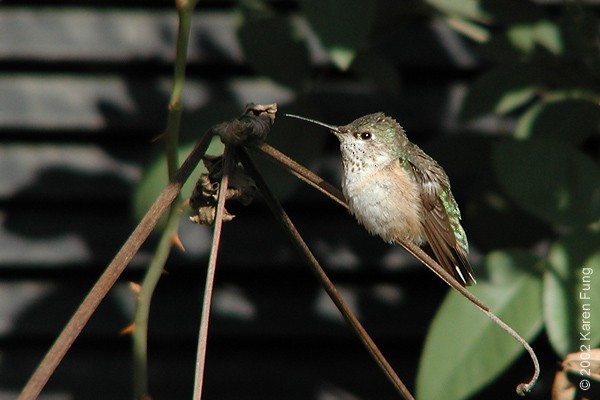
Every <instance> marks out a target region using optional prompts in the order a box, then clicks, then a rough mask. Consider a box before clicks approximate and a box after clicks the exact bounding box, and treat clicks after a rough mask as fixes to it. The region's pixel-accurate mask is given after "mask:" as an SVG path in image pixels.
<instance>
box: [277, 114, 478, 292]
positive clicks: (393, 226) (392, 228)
mask: <svg viewBox="0 0 600 400" xmlns="http://www.w3.org/2000/svg"><path fill="white" fill-rule="evenodd" d="M286 116H288V117H292V118H297V119H301V120H304V121H308V122H311V123H314V124H317V125H321V126H323V127H325V128H328V129H329V130H330V131H331V132H333V134H334V135H335V136H336V137H337V138H338V140H339V142H340V151H341V153H342V166H343V176H342V192H343V194H344V197H345V198H346V202H347V203H348V208H349V210H350V213H351V214H353V215H354V216H355V217H356V219H357V220H358V222H359V223H360V224H361V225H363V226H364V227H365V228H366V229H367V231H369V232H370V233H371V234H373V235H377V236H379V237H381V238H382V239H383V240H384V241H386V242H388V243H397V242H402V241H411V242H413V243H415V244H417V245H419V246H422V245H424V244H426V243H427V244H429V246H430V247H431V250H432V251H433V254H434V256H435V258H436V259H437V261H438V263H439V264H440V265H441V266H442V267H443V268H444V269H445V270H446V271H447V272H449V273H450V274H451V275H453V276H454V277H455V278H456V280H457V281H458V282H460V283H461V284H462V285H463V286H468V285H471V284H474V283H475V277H474V274H473V270H472V268H471V266H470V264H469V261H468V259H467V256H468V254H469V245H468V242H467V236H466V234H465V231H464V229H463V227H462V226H461V224H460V220H461V215H460V210H459V208H458V204H457V203H456V200H455V199H454V196H453V195H452V192H451V190H450V181H449V179H448V175H447V174H446V172H445V171H444V169H443V168H442V167H441V166H440V165H439V164H438V163H437V162H436V161H435V160H434V159H433V158H431V157H430V156H428V155H427V154H426V153H425V152H424V151H423V150H421V149H420V148H419V147H418V146H417V145H416V144H414V143H412V142H411V141H410V140H408V138H407V136H406V132H405V131H404V129H403V128H402V126H400V124H399V123H398V122H396V120H395V119H393V118H391V117H388V116H386V115H385V114H384V113H381V112H378V113H375V114H369V115H365V116H364V117H360V118H358V119H356V120H354V121H352V122H351V123H349V124H347V125H342V126H334V125H329V124H325V123H323V122H320V121H316V120H312V119H309V118H305V117H301V116H298V115H293V114H286Z"/></svg>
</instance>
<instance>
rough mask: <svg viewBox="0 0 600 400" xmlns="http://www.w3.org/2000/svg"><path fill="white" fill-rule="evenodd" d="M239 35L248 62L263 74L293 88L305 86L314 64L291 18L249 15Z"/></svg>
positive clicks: (271, 15)
mask: <svg viewBox="0 0 600 400" xmlns="http://www.w3.org/2000/svg"><path fill="white" fill-rule="evenodd" d="M237 33H238V38H239V40H240V44H241V46H242V50H243V52H244V56H245V58H246V60H247V61H248V63H249V64H250V65H251V66H252V68H254V69H255V70H256V71H257V72H258V73H259V74H262V75H265V76H267V77H269V78H271V79H273V80H274V81H276V82H279V83H281V84H283V85H286V86H290V87H299V86H301V85H302V84H303V83H304V81H305V79H306V77H307V76H308V75H309V73H310V69H311V61H310V58H309V55H308V49H307V47H306V43H305V42H304V40H303V38H301V37H300V36H299V35H298V34H296V32H295V29H294V26H293V25H292V23H291V20H290V19H289V18H284V17H281V16H276V15H274V14H273V13H272V12H269V11H263V12H257V11H253V12H247V13H245V14H244V16H243V21H242V25H241V26H240V27H239V29H238V32H237Z"/></svg>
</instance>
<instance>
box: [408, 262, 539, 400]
mask: <svg viewBox="0 0 600 400" xmlns="http://www.w3.org/2000/svg"><path fill="white" fill-rule="evenodd" d="M538 261H539V260H537V259H536V258H535V257H533V256H531V255H530V254H528V253H526V252H523V251H498V252H494V253H490V254H489V255H488V256H487V257H486V259H485V268H486V271H487V272H489V274H490V275H489V280H488V281H487V282H481V283H479V284H477V285H476V286H474V287H473V289H472V290H471V291H472V292H473V294H475V295H476V296H477V297H479V298H480V299H482V300H483V301H484V302H485V303H486V304H487V305H488V306H489V307H490V309H491V310H493V311H494V313H495V314H496V315H498V316H499V317H500V318H501V319H502V320H504V321H505V322H506V323H508V324H509V325H510V326H512V327H513V328H514V329H515V330H516V331H517V332H519V333H521V334H522V335H523V337H524V338H525V339H526V340H531V339H533V338H534V337H535V336H536V335H537V334H538V333H539V331H540V329H541V327H542V304H541V294H542V285H541V280H540V279H539V277H538V276H535V275H532V274H530V273H529V272H527V270H528V269H530V267H531V265H534V264H536V263H537V262H538ZM521 351H522V348H521V346H520V345H519V344H518V343H517V342H516V341H515V340H514V339H513V338H512V337H510V336H509V335H507V334H506V332H504V331H503V330H501V329H500V328H499V327H498V326H497V325H496V324H495V323H494V322H492V321H491V320H490V319H488V318H486V317H485V315H483V314H482V313H481V312H480V311H479V310H478V309H476V308H475V307H473V305H472V304H469V303H468V301H467V300H466V299H464V298H463V297H462V296H461V295H459V294H458V293H457V292H454V291H452V292H450V293H448V295H447V296H446V299H445V300H444V302H443V303H442V306H441V307H440V309H439V311H438V313H437V315H436V317H435V318H434V320H433V322H432V324H431V327H430V329H429V333H428V335H427V340H426V342H425V348H424V350H423V354H422V356H421V362H420V365H419V372H418V375H417V393H416V398H418V399H422V400H428V399H431V400H438V399H445V400H454V399H464V398H467V397H468V396H469V395H472V394H473V393H474V392H476V391H477V390H478V389H480V388H482V387H483V386H484V385H486V384H488V383H489V382H491V381H492V380H493V379H494V378H495V377H496V376H497V375H498V374H500V373H502V371H503V370H504V369H505V368H507V367H508V366H509V365H510V363H511V362H513V361H514V360H515V359H516V357H517V356H518V355H519V354H520V353H521ZM512 390H513V388H510V389H508V390H507V392H506V397H509V393H512Z"/></svg>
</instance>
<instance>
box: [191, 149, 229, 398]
mask: <svg viewBox="0 0 600 400" xmlns="http://www.w3.org/2000/svg"><path fill="white" fill-rule="evenodd" d="M223 160H224V161H223V164H224V165H223V176H222V178H221V184H220V186H219V197H218V200H217V209H216V214H215V227H214V233H213V240H212V246H211V248H210V256H209V259H208V268H207V270H206V283H205V287H204V295H203V300H202V316H201V317H200V330H199V333H198V349H197V353H196V374H195V379H194V396H193V399H194V400H200V399H201V398H202V385H203V383H204V367H205V361H206V346H207V343H208V325H209V320H210V307H211V304H212V297H213V296H212V293H213V283H214V280H215V271H216V268H217V256H218V254H219V244H220V242H221V228H222V226H223V214H224V210H225V196H226V193H227V187H228V186H229V172H230V171H231V169H232V167H231V165H232V162H233V157H232V155H231V146H229V145H227V146H225V150H224V153H223Z"/></svg>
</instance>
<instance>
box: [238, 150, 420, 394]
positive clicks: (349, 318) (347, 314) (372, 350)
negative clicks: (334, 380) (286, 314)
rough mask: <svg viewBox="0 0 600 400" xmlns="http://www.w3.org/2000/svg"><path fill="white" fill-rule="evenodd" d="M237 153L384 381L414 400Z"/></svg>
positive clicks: (241, 152)
mask: <svg viewBox="0 0 600 400" xmlns="http://www.w3.org/2000/svg"><path fill="white" fill-rule="evenodd" d="M237 153H238V157H239V158H240V160H241V161H242V163H243V164H244V167H245V168H246V170H247V171H248V173H249V174H250V175H251V176H252V178H253V179H254V180H255V182H256V185H257V187H258V189H259V190H260V192H261V193H262V195H263V197H264V199H265V201H266V202H267V205H268V206H269V208H270V209H271V211H272V213H273V215H274V216H275V218H276V219H277V220H278V221H279V223H280V224H281V225H282V227H283V228H284V230H285V231H286V233H287V234H288V235H289V236H290V239H291V240H292V242H293V243H294V245H295V246H296V247H297V248H298V250H299V251H300V252H301V253H302V255H303V256H304V258H305V259H306V261H307V262H308V264H309V265H310V266H311V268H312V269H313V272H314V273H315V275H316V277H317V279H318V280H319V282H320V283H321V285H322V286H323V288H324V289H325V291H326V292H327V294H328V295H329V297H330V298H331V300H332V301H333V303H334V304H335V306H336V307H337V308H338V310H339V311H340V313H341V314H342V316H343V317H344V319H345V320H346V322H348V324H349V325H350V326H351V327H352V329H353V330H354V332H355V333H356V334H357V336H358V337H359V338H360V340H361V341H362V343H363V344H364V345H365V347H366V348H367V350H368V352H369V354H371V356H372V357H373V358H374V359H375V361H376V362H377V364H378V365H379V367H380V368H381V369H382V370H383V372H384V373H385V374H386V376H387V377H388V379H389V380H390V381H391V382H392V383H393V384H394V387H395V388H396V390H397V391H398V392H399V393H400V394H401V395H402V397H403V398H404V399H406V400H414V397H413V396H412V394H411V393H410V391H409V390H408V389H407V387H406V386H405V385H404V383H403V382H402V380H401V379H400V378H399V377H398V375H397V374H396V372H395V371H394V369H393V368H392V366H391V365H390V363H389V362H388V361H387V360H386V359H385V357H384V355H383V354H382V353H381V351H380V350H379V348H378V347H377V345H376V344H375V342H374V341H373V339H371V337H370V336H369V334H368V333H367V331H366V330H365V328H364V327H363V326H362V324H361V323H360V321H359V320H358V319H357V318H356V316H355V315H354V313H353V312H352V310H351V309H350V307H348V304H346V302H345V301H344V299H343V297H342V296H341V295H340V293H339V292H338V291H337V289H336V287H335V285H334V284H333V282H331V280H330V279H329V277H328V276H327V274H326V273H325V271H324V270H323V268H322V267H321V266H320V265H319V262H318V261H317V259H316V258H315V257H314V255H313V254H312V252H311V251H310V249H309V248H308V246H307V245H306V243H305V242H304V240H303V239H302V237H301V236H300V233H299V232H298V231H297V230H296V227H295V226H294V224H293V222H292V221H291V219H290V218H289V217H288V215H287V213H286V212H285V210H284V209H283V208H282V207H281V204H279V201H278V200H277V198H276V197H275V196H274V195H273V193H272V192H271V190H270V189H269V187H268V186H267V184H266V182H265V181H264V179H263V177H262V175H261V174H260V172H259V171H258V169H257V168H256V166H255V165H254V162H253V161H252V160H251V159H250V157H249V156H248V153H247V152H246V151H245V150H244V149H242V148H240V149H238V152H237Z"/></svg>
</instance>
